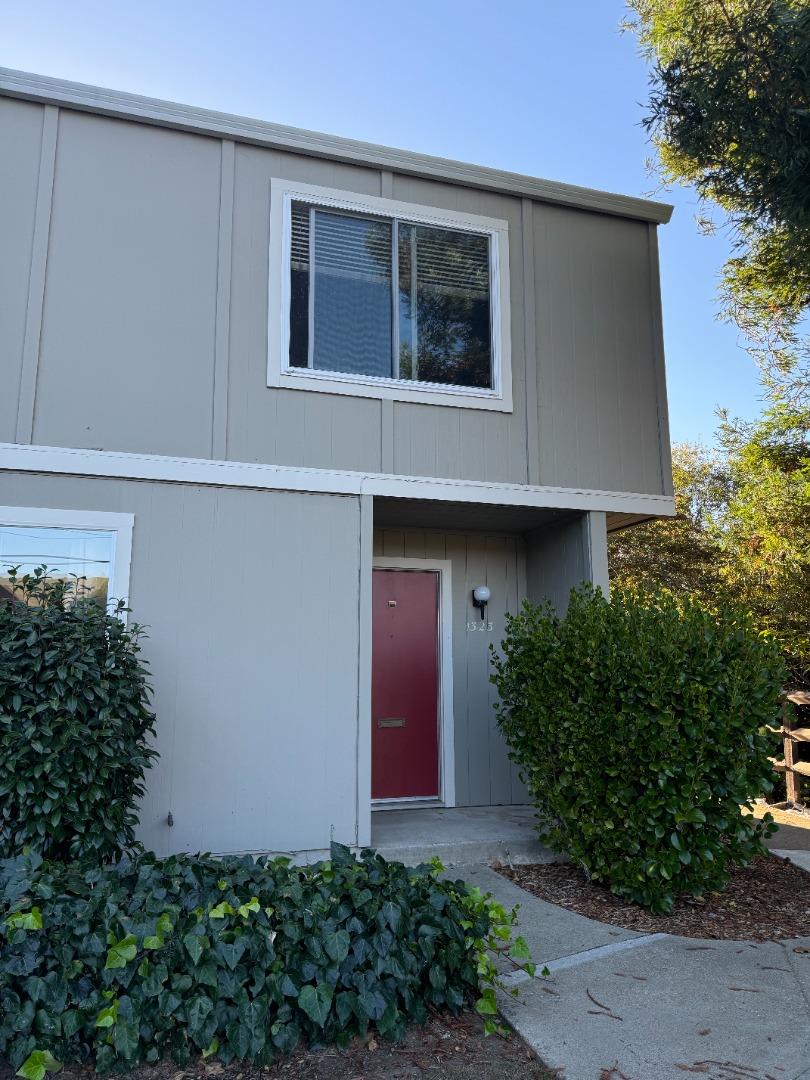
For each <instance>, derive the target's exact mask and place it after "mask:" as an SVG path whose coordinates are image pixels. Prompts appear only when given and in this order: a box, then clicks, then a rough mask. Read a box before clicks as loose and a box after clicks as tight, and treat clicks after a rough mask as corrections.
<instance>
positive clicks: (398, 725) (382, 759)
mask: <svg viewBox="0 0 810 1080" xmlns="http://www.w3.org/2000/svg"><path fill="white" fill-rule="evenodd" d="M371 620H372V658H371V797H372V798H373V799H407V798H414V797H417V796H421V797H423V798H430V797H433V798H436V797H438V795H439V625H438V624H439V575H438V573H436V572H434V571H425V570H375V571H374V586H373V589H372V615H371Z"/></svg>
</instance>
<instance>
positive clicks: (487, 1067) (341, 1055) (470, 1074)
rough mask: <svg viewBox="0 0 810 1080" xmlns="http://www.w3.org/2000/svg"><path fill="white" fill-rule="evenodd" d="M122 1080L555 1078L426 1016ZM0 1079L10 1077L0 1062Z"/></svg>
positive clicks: (509, 1046)
mask: <svg viewBox="0 0 810 1080" xmlns="http://www.w3.org/2000/svg"><path fill="white" fill-rule="evenodd" d="M57 1077H58V1080H91V1078H93V1077H95V1074H93V1073H90V1072H89V1071H87V1070H82V1069H78V1068H76V1067H75V1066H68V1067H66V1068H64V1069H63V1070H62V1071H61V1072H60V1073H58V1074H57ZM127 1077H128V1080H419V1078H422V1077H424V1078H430V1080H556V1078H557V1073H554V1072H551V1071H549V1070H548V1069H546V1068H545V1066H544V1065H541V1063H540V1062H539V1061H538V1060H537V1058H536V1057H535V1056H534V1054H533V1053H532V1052H531V1050H529V1049H528V1047H527V1046H526V1044H525V1043H524V1042H523V1040H522V1039H520V1038H519V1037H518V1036H517V1035H515V1034H511V1035H509V1036H508V1037H507V1038H502V1037H500V1036H498V1035H490V1036H489V1037H485V1036H484V1032H483V1026H482V1022H481V1019H480V1017H478V1016H477V1015H476V1014H475V1013H472V1012H469V1013H464V1014H462V1015H461V1016H458V1017H452V1016H449V1015H447V1016H444V1015H443V1016H434V1017H433V1018H431V1020H430V1021H429V1022H428V1023H427V1024H426V1025H425V1027H423V1028H420V1027H413V1028H411V1029H410V1031H409V1032H408V1035H407V1038H406V1039H405V1041H404V1042H401V1043H390V1042H382V1041H381V1042H379V1043H378V1042H377V1041H376V1040H375V1039H371V1040H370V1041H368V1042H361V1041H360V1040H359V1039H358V1040H355V1042H354V1043H352V1045H351V1046H349V1047H348V1048H347V1049H346V1050H337V1049H335V1048H334V1047H328V1048H327V1049H324V1050H297V1051H295V1052H294V1053H293V1054H292V1055H291V1056H290V1057H288V1058H285V1059H284V1060H283V1061H281V1062H279V1063H278V1064H276V1065H273V1066H271V1067H269V1068H267V1069H258V1068H254V1067H252V1066H250V1065H245V1064H244V1062H234V1063H233V1064H232V1065H223V1064H222V1063H221V1062H217V1061H214V1062H206V1061H197V1062H194V1063H192V1064H190V1065H186V1066H183V1067H179V1066H177V1065H175V1064H174V1063H173V1062H171V1061H166V1062H161V1063H160V1064H159V1065H149V1066H140V1067H139V1068H136V1069H133V1070H132V1072H129V1073H127ZM0 1080H14V1077H13V1073H12V1070H11V1069H9V1068H6V1067H4V1066H3V1065H2V1064H0Z"/></svg>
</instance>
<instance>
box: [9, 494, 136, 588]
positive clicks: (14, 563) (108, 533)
mask: <svg viewBox="0 0 810 1080" xmlns="http://www.w3.org/2000/svg"><path fill="white" fill-rule="evenodd" d="M132 524H133V518H132V515H130V514H105V513H100V512H99V513H85V512H84V511H68V510H50V509H44V508H29V507H10V506H4V507H0V602H2V601H4V600H5V601H8V600H11V599H13V598H14V596H15V590H14V585H13V582H12V581H11V580H10V576H9V575H10V573H11V571H12V568H14V569H15V570H16V576H17V578H18V579H19V578H21V577H22V576H23V575H24V574H31V573H33V572H34V571H35V570H36V569H37V568H39V567H46V568H47V570H48V573H49V576H50V577H52V578H57V579H62V580H68V581H76V580H77V579H81V590H82V594H83V595H84V596H87V597H90V598H92V599H93V600H95V601H97V602H98V603H99V604H101V605H103V606H104V607H112V606H114V605H115V603H116V602H117V601H118V600H124V601H126V599H127V594H128V592H129V563H130V548H131V536H132Z"/></svg>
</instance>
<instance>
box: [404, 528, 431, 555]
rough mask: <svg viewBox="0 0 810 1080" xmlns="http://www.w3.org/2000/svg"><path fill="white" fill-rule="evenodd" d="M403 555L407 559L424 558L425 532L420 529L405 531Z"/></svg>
mask: <svg viewBox="0 0 810 1080" xmlns="http://www.w3.org/2000/svg"><path fill="white" fill-rule="evenodd" d="M404 555H405V557H406V558H407V559H424V558H426V555H425V534H424V532H423V530H422V529H408V530H407V531H406V533H405V550H404Z"/></svg>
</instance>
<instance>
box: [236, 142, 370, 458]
mask: <svg viewBox="0 0 810 1080" xmlns="http://www.w3.org/2000/svg"><path fill="white" fill-rule="evenodd" d="M274 176H279V177H283V178H290V179H295V180H299V181H301V182H302V183H308V184H320V185H322V186H324V187H334V188H345V189H346V190H347V191H355V192H361V193H363V194H370V195H379V192H380V175H379V173H378V172H376V171H374V170H372V169H363V168H358V167H356V166H351V165H340V164H337V163H335V162H328V161H321V160H318V159H316V158H307V157H303V156H300V155H295V154H285V153H281V152H277V151H269V150H260V149H257V148H255V147H250V146H242V145H240V146H237V147H236V175H235V184H234V220H233V250H232V274H233V277H232V281H231V338H230V382H229V392H228V457H229V459H230V460H232V461H263V462H272V463H275V464H280V465H302V466H311V467H313V468H339V469H357V470H373V471H381V465H382V460H381V459H382V453H381V438H382V435H381V422H380V402H379V401H377V400H371V399H368V398H353V397H348V396H346V395H339V394H334V395H333V394H321V393H307V392H306V391H295V390H286V389H280V390H279V389H271V388H269V387H268V386H267V316H268V310H267V305H268V295H267V290H268V280H267V279H268V257H269V256H268V245H269V243H270V180H271V178H272V177H274Z"/></svg>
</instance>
